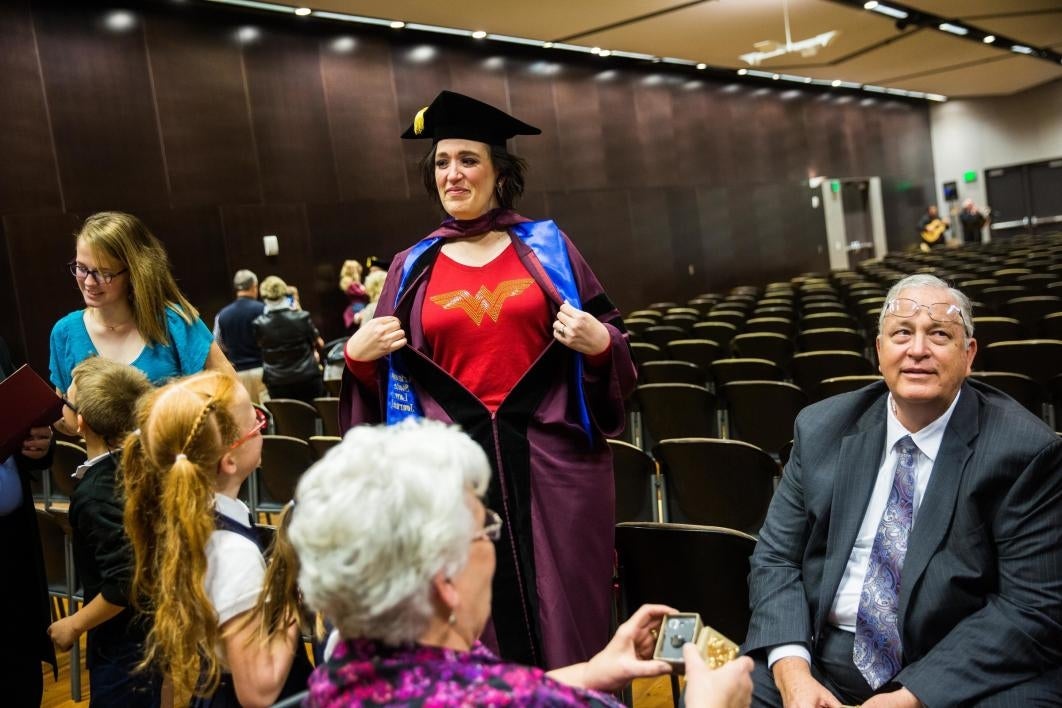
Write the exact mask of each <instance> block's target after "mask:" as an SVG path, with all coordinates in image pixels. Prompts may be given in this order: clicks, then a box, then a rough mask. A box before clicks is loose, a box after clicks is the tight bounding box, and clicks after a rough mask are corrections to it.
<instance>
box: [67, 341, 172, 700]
mask: <svg viewBox="0 0 1062 708" xmlns="http://www.w3.org/2000/svg"><path fill="white" fill-rule="evenodd" d="M72 378H73V383H72V384H71V385H70V389H69V390H68V391H67V400H68V401H69V404H68V405H67V406H65V407H64V409H63V416H64V418H65V419H66V423H67V425H68V426H70V427H71V428H75V427H76V428H77V430H78V432H79V433H81V435H83V436H84V438H85V445H86V449H87V451H88V460H87V461H86V462H85V464H83V465H81V466H80V467H78V469H77V472H76V473H75V476H76V477H78V478H79V481H78V483H77V487H75V489H74V492H73V494H72V495H71V497H70V526H71V527H72V528H73V532H74V536H73V541H74V561H75V564H76V565H77V572H78V577H80V579H81V582H82V585H83V586H84V589H85V605H84V606H83V607H82V608H81V609H80V610H78V611H77V612H75V613H74V614H72V615H70V616H68V617H64V618H63V619H61V620H59V621H57V622H54V623H53V624H52V625H51V627H49V628H48V634H49V636H51V638H52V641H53V642H54V643H55V646H56V647H57V648H58V649H60V650H63V651H66V650H68V649H69V648H70V647H71V646H72V645H73V643H74V642H76V641H77V640H78V637H80V636H81V634H82V633H84V632H88V652H87V656H88V661H87V663H88V669H89V682H90V685H91V698H90V704H89V705H90V708H92V707H95V706H114V705H121V706H123V707H124V708H134V707H137V706H154V705H158V704H159V695H158V687H157V682H156V681H155V679H154V677H153V675H152V674H151V673H150V672H145V671H137V670H136V666H137V664H139V663H140V661H141V659H142V658H143V644H144V639H145V637H146V634H147V631H146V630H147V627H146V622H145V621H144V619H143V618H142V617H138V616H137V614H136V612H135V611H134V610H133V608H131V607H130V606H129V605H130V598H129V593H130V587H131V585H132V572H133V552H132V548H131V547H130V545H129V539H128V538H127V537H126V535H125V529H124V526H123V522H122V501H121V494H120V488H119V484H118V483H117V482H116V477H117V475H118V464H119V461H120V460H119V458H120V454H121V446H122V442H123V440H124V439H125V436H126V435H127V434H128V433H129V431H130V430H132V428H133V425H134V423H133V421H134V419H135V418H134V414H135V411H136V403H137V400H138V399H139V398H140V397H141V396H142V395H143V394H144V393H146V392H147V391H148V390H149V389H150V388H151V384H150V383H148V380H147V378H146V377H145V376H144V374H143V373H141V372H140V371H138V370H137V369H134V368H132V367H130V366H126V365H124V364H119V363H117V362H114V361H110V360H109V359H104V358H102V357H92V358H90V359H86V360H85V361H83V362H81V363H80V364H78V365H77V366H76V367H74V371H73V374H72Z"/></svg>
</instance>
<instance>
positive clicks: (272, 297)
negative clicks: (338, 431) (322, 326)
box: [253, 275, 325, 404]
mask: <svg viewBox="0 0 1062 708" xmlns="http://www.w3.org/2000/svg"><path fill="white" fill-rule="evenodd" d="M261 291H262V297H263V298H264V300H265V311H264V312H263V313H262V314H261V315H259V316H258V317H257V318H255V320H254V323H253V326H254V338H255V341H256V342H257V343H258V347H259V349H261V350H262V364H263V368H264V371H263V375H262V378H263V380H264V381H265V385H266V387H267V388H268V389H269V397H270V398H294V399H296V400H299V401H305V402H306V403H310V404H312V403H313V399H315V398H318V397H320V396H324V395H325V389H324V379H323V378H322V376H321V367H320V364H319V359H318V353H317V352H318V351H319V350H320V349H322V348H323V347H324V340H322V339H321V335H320V334H318V332H317V328H316V327H315V326H314V324H313V320H311V319H310V313H308V312H306V311H305V310H293V309H292V308H291V302H290V301H289V299H288V286H287V284H286V283H285V282H284V281H283V280H281V279H280V278H278V277H277V276H275V275H271V276H269V277H268V278H266V279H265V280H264V281H262V287H261Z"/></svg>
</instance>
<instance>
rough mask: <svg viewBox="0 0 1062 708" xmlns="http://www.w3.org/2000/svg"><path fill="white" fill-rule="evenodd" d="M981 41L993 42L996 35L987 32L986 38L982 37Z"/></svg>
mask: <svg viewBox="0 0 1062 708" xmlns="http://www.w3.org/2000/svg"><path fill="white" fill-rule="evenodd" d="M981 41H982V42H984V43H985V44H991V43H992V42H994V41H996V35H994V34H986V35H985V38H984V39H982V40H981Z"/></svg>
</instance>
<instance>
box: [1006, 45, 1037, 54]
mask: <svg viewBox="0 0 1062 708" xmlns="http://www.w3.org/2000/svg"><path fill="white" fill-rule="evenodd" d="M1010 51H1012V52H1017V53H1018V54H1033V50H1032V49H1031V48H1030V47H1026V46H1025V45H1024V44H1012V45H1011V47H1010Z"/></svg>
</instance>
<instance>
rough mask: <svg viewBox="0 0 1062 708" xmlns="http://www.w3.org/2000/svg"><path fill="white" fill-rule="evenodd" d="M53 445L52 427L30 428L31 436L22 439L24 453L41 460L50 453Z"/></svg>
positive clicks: (33, 458)
mask: <svg viewBox="0 0 1062 708" xmlns="http://www.w3.org/2000/svg"><path fill="white" fill-rule="evenodd" d="M51 445H52V429H51V428H49V427H47V426H45V427H43V428H30V433H29V437H28V438H26V439H25V440H23V441H22V454H23V455H25V456H26V457H28V458H30V459H32V460H39V459H41V458H42V457H44V456H45V455H47V454H48V448H49V447H51Z"/></svg>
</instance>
